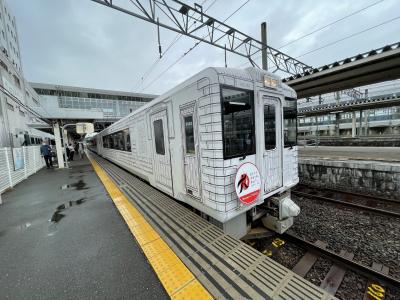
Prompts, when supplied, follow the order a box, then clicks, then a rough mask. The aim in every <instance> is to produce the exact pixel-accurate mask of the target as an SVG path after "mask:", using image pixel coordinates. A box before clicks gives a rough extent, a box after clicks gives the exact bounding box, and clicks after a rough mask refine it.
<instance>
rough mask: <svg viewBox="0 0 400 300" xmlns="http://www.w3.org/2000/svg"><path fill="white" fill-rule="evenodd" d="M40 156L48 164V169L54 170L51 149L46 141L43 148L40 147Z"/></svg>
mask: <svg viewBox="0 0 400 300" xmlns="http://www.w3.org/2000/svg"><path fill="white" fill-rule="evenodd" d="M40 154H41V155H42V156H43V158H44V161H45V162H46V166H47V169H50V168H52V167H53V160H52V158H51V147H50V146H49V145H48V144H47V143H46V142H45V141H43V143H42V146H40Z"/></svg>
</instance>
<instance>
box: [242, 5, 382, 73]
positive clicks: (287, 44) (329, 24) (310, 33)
mask: <svg viewBox="0 0 400 300" xmlns="http://www.w3.org/2000/svg"><path fill="white" fill-rule="evenodd" d="M383 1H385V0H379V1H376V2H374V3H371V4H369V5H367V6H364V7H362V8H360V9H359V10H356V11H354V12H352V13H350V14H348V15H345V16H343V17H341V18H339V19H336V20H334V21H332V22H330V23H328V24H326V25H324V26H322V27H319V28H317V29H315V30H313V31H311V32H309V33H306V34H304V35H302V36H300V37H298V38H296V39H294V40H292V41H290V42H288V43H286V44H283V45H281V46H279V47H278V48H277V49H278V50H280V49H282V48H284V47H286V46H289V45H291V44H293V43H295V42H298V41H300V40H302V39H304V38H306V37H308V36H310V35H313V34H315V33H317V32H319V31H321V30H323V29H325V28H328V27H329V26H332V25H334V24H336V23H339V22H340V21H343V20H345V19H347V18H349V17H352V16H354V15H356V14H359V13H360V12H363V11H365V10H367V9H368V8H371V7H373V6H375V5H377V4H379V3H382V2H383ZM260 57H261V55H258V56H256V57H255V58H254V59H258V58H260ZM248 63H249V62H248V61H246V62H245V63H243V64H241V65H239V67H243V66H245V65H247V64H248Z"/></svg>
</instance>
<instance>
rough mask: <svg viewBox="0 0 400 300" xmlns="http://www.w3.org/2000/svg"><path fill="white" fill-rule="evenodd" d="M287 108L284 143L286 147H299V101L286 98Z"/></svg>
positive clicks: (284, 116) (285, 112) (285, 111)
mask: <svg viewBox="0 0 400 300" xmlns="http://www.w3.org/2000/svg"><path fill="white" fill-rule="evenodd" d="M285 100H286V101H285V104H286V105H285V107H284V108H283V120H284V143H285V148H286V147H293V146H296V145H297V100H296V99H292V98H285Z"/></svg>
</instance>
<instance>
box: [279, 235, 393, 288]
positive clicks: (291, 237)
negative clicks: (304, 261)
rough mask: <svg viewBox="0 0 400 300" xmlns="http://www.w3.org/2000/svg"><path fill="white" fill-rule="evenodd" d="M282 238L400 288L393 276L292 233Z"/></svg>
mask: <svg viewBox="0 0 400 300" xmlns="http://www.w3.org/2000/svg"><path fill="white" fill-rule="evenodd" d="M282 237H283V238H284V239H286V240H288V241H291V242H293V243H294V244H298V245H300V246H302V247H303V248H305V249H307V250H309V251H311V252H315V253H317V254H319V255H320V256H323V257H325V258H328V259H330V260H332V261H333V262H335V263H336V264H338V265H340V266H342V267H344V268H345V269H350V270H352V271H354V272H356V273H357V274H361V275H363V276H364V277H367V278H369V279H375V280H377V281H379V282H381V283H385V284H386V285H388V286H391V287H394V288H398V287H399V286H400V279H396V278H394V277H392V276H389V275H386V274H383V273H381V272H378V271H376V270H374V269H372V268H371V267H367V266H365V265H362V264H360V263H358V262H356V261H354V260H351V259H347V258H344V257H343V256H340V255H339V254H336V253H335V252H333V251H331V250H327V249H324V248H321V247H319V246H317V245H315V244H313V243H311V242H308V241H306V240H303V239H301V238H299V237H297V236H296V235H294V234H291V233H287V232H286V233H284V234H282Z"/></svg>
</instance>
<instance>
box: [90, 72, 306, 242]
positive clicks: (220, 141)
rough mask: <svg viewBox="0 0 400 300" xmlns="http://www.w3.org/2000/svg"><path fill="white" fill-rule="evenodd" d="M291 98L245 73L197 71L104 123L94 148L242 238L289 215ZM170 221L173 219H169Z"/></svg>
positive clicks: (284, 222)
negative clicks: (256, 226)
mask: <svg viewBox="0 0 400 300" xmlns="http://www.w3.org/2000/svg"><path fill="white" fill-rule="evenodd" d="M296 114H297V108H296V94H295V92H294V91H293V89H291V88H290V87H289V86H287V85H285V84H283V83H282V82H281V80H280V79H279V78H278V77H277V76H275V75H274V74H271V73H268V72H265V71H261V70H258V69H255V68H247V69H245V70H241V69H230V68H207V69H205V70H203V71H201V72H200V73H198V74H196V75H194V76H193V77H191V78H189V79H188V80H186V81H184V82H183V83H181V84H179V85H178V86H177V87H175V88H173V89H172V90H170V91H169V92H167V93H165V94H163V95H161V96H159V97H157V98H156V99H154V100H153V101H151V102H149V103H147V104H146V105H144V106H142V107H141V108H139V109H138V110H136V111H134V112H132V113H131V114H129V115H128V116H126V117H124V118H122V119H121V120H119V121H117V122H116V123H114V124H112V125H111V126H109V127H108V128H106V129H105V130H103V131H102V132H101V133H99V134H98V135H97V136H96V137H95V139H96V147H95V150H96V151H97V153H98V154H99V155H101V156H103V157H104V158H106V159H109V160H110V161H112V162H114V163H116V164H118V165H120V166H121V167H123V168H125V169H126V170H128V171H129V172H132V173H133V174H135V175H136V176H138V177H140V178H142V179H144V180H145V181H147V182H149V184H151V185H152V186H154V187H155V188H157V189H159V190H161V191H163V192H164V193H166V194H168V195H170V196H171V197H173V198H175V199H177V200H179V201H182V202H185V203H187V204H189V205H190V206H192V207H193V208H195V209H196V210H197V211H199V212H201V214H202V216H204V217H205V218H207V219H208V220H209V221H211V222H213V223H214V224H216V225H218V226H220V227H221V228H222V229H223V230H224V231H225V232H226V233H228V234H231V235H232V236H235V237H238V238H242V237H243V236H245V235H246V234H247V233H248V231H249V229H250V228H251V225H252V224H254V222H255V221H257V222H258V223H261V221H262V223H264V225H265V226H266V227H267V228H269V229H271V230H273V231H276V232H278V233H282V232H284V231H285V230H287V229H288V228H289V227H290V226H291V225H292V224H293V217H294V216H296V215H298V214H299V211H300V210H299V208H298V206H297V205H296V204H295V203H294V202H293V201H292V200H291V198H290V188H291V187H293V186H294V185H296V184H297V183H298V181H299V179H298V172H297V146H296V124H297V121H296ZM178 221H179V220H178Z"/></svg>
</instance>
